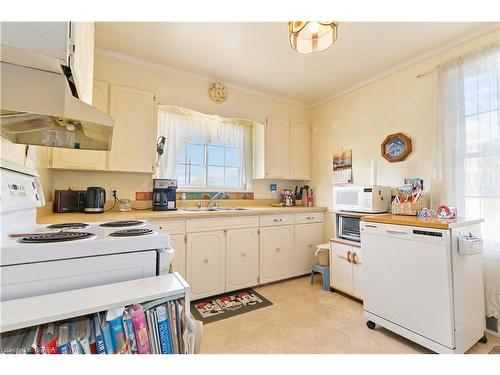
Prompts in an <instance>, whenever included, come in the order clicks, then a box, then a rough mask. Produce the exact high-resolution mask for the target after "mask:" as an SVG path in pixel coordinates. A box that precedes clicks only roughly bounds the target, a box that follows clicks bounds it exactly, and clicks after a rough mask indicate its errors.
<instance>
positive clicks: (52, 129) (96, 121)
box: [0, 62, 113, 151]
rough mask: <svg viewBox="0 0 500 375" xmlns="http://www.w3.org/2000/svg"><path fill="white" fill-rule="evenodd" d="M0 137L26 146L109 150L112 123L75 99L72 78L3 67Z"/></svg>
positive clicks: (105, 116) (104, 115)
mask: <svg viewBox="0 0 500 375" xmlns="http://www.w3.org/2000/svg"><path fill="white" fill-rule="evenodd" d="M0 76H1V96H0V103H1V111H0V130H1V135H2V137H4V138H7V139H8V140H10V141H11V142H14V143H21V144H27V145H39V146H49V147H63V148H71V149H82V150H103V151H106V150H110V148H111V138H112V134H113V119H112V117H111V116H109V115H108V114H106V113H104V112H102V111H100V110H98V109H97V108H95V107H93V106H91V105H89V104H87V103H85V102H83V101H82V100H80V99H78V97H77V94H76V92H74V90H71V84H72V82H71V77H66V75H64V74H59V73H54V72H48V71H44V70H39V69H34V68H29V67H24V66H19V65H15V64H9V63H6V62H2V63H1V72H0Z"/></svg>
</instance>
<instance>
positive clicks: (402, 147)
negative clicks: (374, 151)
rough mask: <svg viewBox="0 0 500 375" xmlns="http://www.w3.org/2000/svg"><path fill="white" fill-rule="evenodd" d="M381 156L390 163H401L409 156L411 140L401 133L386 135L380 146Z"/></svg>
mask: <svg viewBox="0 0 500 375" xmlns="http://www.w3.org/2000/svg"><path fill="white" fill-rule="evenodd" d="M380 148H381V152H382V156H383V157H384V158H385V159H386V160H388V161H390V162H391V163H392V162H395V161H403V160H405V159H406V158H407V156H408V155H410V153H411V151H412V148H411V139H410V138H409V137H407V136H406V135H404V134H403V133H396V134H391V135H388V136H387V138H386V139H385V140H384V142H382V145H381V147H380Z"/></svg>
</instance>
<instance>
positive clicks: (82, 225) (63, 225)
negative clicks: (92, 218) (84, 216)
mask: <svg viewBox="0 0 500 375" xmlns="http://www.w3.org/2000/svg"><path fill="white" fill-rule="evenodd" d="M88 226H89V224H85V223H61V224H51V225H49V226H48V227H47V229H82V228H87V227H88Z"/></svg>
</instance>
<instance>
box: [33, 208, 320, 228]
mask: <svg viewBox="0 0 500 375" xmlns="http://www.w3.org/2000/svg"><path fill="white" fill-rule="evenodd" d="M243 208H245V210H227V211H224V210H223V207H222V208H221V209H222V210H221V211H189V210H183V209H178V210H177V211H153V210H150V209H149V210H132V211H128V212H121V211H118V210H113V211H108V212H104V213H102V214H85V213H79V212H78V213H64V214H61V213H53V212H50V211H48V210H43V209H42V210H39V211H38V213H37V220H36V221H37V223H38V224H54V223H65V222H96V221H115V220H138V219H146V220H151V219H196V218H203V217H224V216H252V215H260V214H269V215H271V214H287V213H301V212H323V211H326V207H270V206H262V207H260V206H254V207H243Z"/></svg>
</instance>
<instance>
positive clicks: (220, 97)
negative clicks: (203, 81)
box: [208, 82, 227, 103]
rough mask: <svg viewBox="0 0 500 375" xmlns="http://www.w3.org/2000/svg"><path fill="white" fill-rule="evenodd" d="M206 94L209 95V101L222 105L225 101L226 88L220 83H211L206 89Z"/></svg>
mask: <svg viewBox="0 0 500 375" xmlns="http://www.w3.org/2000/svg"><path fill="white" fill-rule="evenodd" d="M208 94H209V95H210V99H212V100H213V101H214V102H216V103H223V102H225V101H226V99H227V92H226V88H225V87H224V85H223V84H222V83H220V82H213V83H211V84H210V87H209V88H208Z"/></svg>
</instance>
